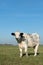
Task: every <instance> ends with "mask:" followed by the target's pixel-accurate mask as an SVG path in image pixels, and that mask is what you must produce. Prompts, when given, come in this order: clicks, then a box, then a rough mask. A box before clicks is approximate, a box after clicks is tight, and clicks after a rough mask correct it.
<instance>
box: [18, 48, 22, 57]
mask: <svg viewBox="0 0 43 65" xmlns="http://www.w3.org/2000/svg"><path fill="white" fill-rule="evenodd" d="M19 49H20V57H22V49H21V48H19Z"/></svg>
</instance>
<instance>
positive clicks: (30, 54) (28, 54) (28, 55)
mask: <svg viewBox="0 0 43 65" xmlns="http://www.w3.org/2000/svg"><path fill="white" fill-rule="evenodd" d="M25 55H26V54H25V53H24V54H23V56H25ZM30 55H33V56H34V53H28V56H30ZM37 55H39V53H37Z"/></svg>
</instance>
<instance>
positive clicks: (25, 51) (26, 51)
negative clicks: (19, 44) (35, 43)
mask: <svg viewBox="0 0 43 65" xmlns="http://www.w3.org/2000/svg"><path fill="white" fill-rule="evenodd" d="M25 53H26V56H27V57H28V52H27V47H26V48H25Z"/></svg>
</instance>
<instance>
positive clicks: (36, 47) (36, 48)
mask: <svg viewBox="0 0 43 65" xmlns="http://www.w3.org/2000/svg"><path fill="white" fill-rule="evenodd" d="M38 47H39V44H37V45H36V46H35V48H34V52H35V54H34V56H36V55H37V51H38Z"/></svg>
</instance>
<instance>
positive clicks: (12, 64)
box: [0, 45, 43, 65]
mask: <svg viewBox="0 0 43 65" xmlns="http://www.w3.org/2000/svg"><path fill="white" fill-rule="evenodd" d="M38 52H39V54H38V55H37V56H36V57H34V56H33V53H34V51H33V49H32V48H29V49H28V53H29V56H28V57H26V55H24V56H23V57H22V58H20V57H19V49H18V46H10V45H9V46H8V45H0V65H43V45H42V46H39V50H38Z"/></svg>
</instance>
